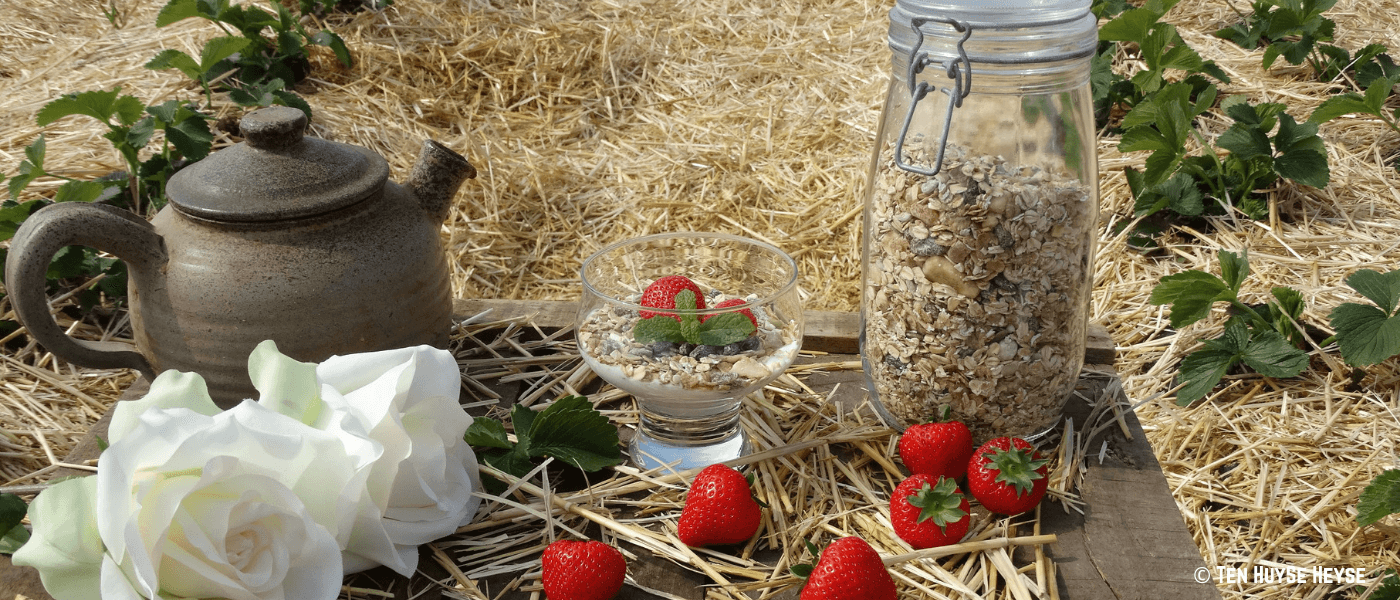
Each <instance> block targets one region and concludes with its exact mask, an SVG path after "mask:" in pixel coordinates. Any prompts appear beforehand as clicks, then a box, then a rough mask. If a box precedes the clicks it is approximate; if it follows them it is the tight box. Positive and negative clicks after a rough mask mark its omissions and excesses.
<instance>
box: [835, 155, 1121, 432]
mask: <svg viewBox="0 0 1400 600" xmlns="http://www.w3.org/2000/svg"><path fill="white" fill-rule="evenodd" d="M908 154H914V153H908ZM881 158H882V162H881V164H880V165H879V170H878V173H877V174H876V177H875V179H874V187H873V189H872V192H871V195H870V203H869V206H868V207H867V211H869V213H870V214H869V217H870V229H869V231H868V235H870V236H871V239H868V240H866V242H865V243H866V252H867V258H866V265H865V269H866V273H865V281H866V283H865V287H864V290H863V294H864V297H863V298H862V301H863V303H864V307H865V309H864V312H865V316H864V324H863V327H864V331H863V332H862V353H863V355H864V356H865V362H866V365H867V369H868V376H869V378H870V381H871V385H872V387H873V388H874V391H875V392H876V394H877V396H878V399H879V401H880V404H881V405H882V406H884V408H885V409H886V410H887V411H889V412H890V413H891V415H892V416H893V417H895V418H896V419H898V420H899V421H901V422H902V423H900V425H902V426H909V425H913V424H916V423H921V422H924V421H927V420H929V419H930V418H931V417H933V416H934V415H937V414H938V413H939V407H940V406H944V405H946V406H950V407H951V408H952V410H953V416H954V417H955V418H957V419H959V420H961V421H963V422H965V423H967V425H968V427H969V428H970V429H971V430H972V432H973V435H974V437H976V438H977V439H978V440H979V441H982V440H986V439H990V438H992V437H996V436H1000V435H1018V436H1030V435H1034V434H1038V433H1040V432H1042V431H1044V430H1045V429H1047V428H1049V427H1051V426H1053V425H1054V424H1055V422H1056V421H1057V420H1058V419H1059V417H1060V414H1061V411H1062V410H1063V408H1064V403H1065V401H1066V399H1067V398H1068V395H1069V393H1070V392H1071V391H1072V389H1073V386H1074V382H1075V381H1076V380H1077V378H1078V371H1079V367H1080V366H1081V364H1082V362H1083V352H1084V339H1085V337H1084V336H1085V328H1086V326H1087V323H1086V321H1087V318H1088V317H1087V313H1088V294H1089V290H1090V286H1089V281H1088V278H1089V277H1090V269H1089V264H1090V259H1091V257H1092V254H1093V237H1092V232H1093V230H1094V227H1093V219H1095V218H1096V216H1097V203H1096V202H1095V198H1096V196H1095V193H1094V189H1093V188H1092V187H1091V186H1090V185H1089V184H1085V183H1083V182H1081V181H1079V180H1077V179H1075V178H1073V177H1071V176H1069V175H1067V174H1063V173H1053V172H1050V171H1047V170H1044V169H1041V168H1039V167H1034V166H1017V165H1014V164H1011V163H1009V162H1008V161H1007V160H1006V159H1005V158H1003V157H1000V156H986V155H976V154H971V153H969V152H967V151H966V150H964V149H963V148H961V147H958V146H956V145H954V144H949V145H948V147H947V152H946V157H945V161H944V164H943V168H942V170H941V171H940V172H939V173H938V174H937V175H935V176H932V177H927V176H922V175H917V174H913V173H909V172H907V171H905V170H903V169H901V168H899V167H898V166H896V165H895V164H894V160H893V157H892V155H891V152H889V151H886V152H885V153H884V154H883V155H882V157H881ZM922 158H923V157H921V156H910V157H909V159H910V160H911V161H913V162H917V161H919V160H921V159H922Z"/></svg>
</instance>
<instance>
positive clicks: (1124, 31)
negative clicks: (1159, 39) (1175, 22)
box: [1099, 8, 1161, 42]
mask: <svg viewBox="0 0 1400 600" xmlns="http://www.w3.org/2000/svg"><path fill="white" fill-rule="evenodd" d="M1160 17H1161V15H1159V14H1157V13H1155V12H1153V11H1151V10H1148V9H1145V8H1135V9H1132V10H1129V11H1126V12H1124V13H1123V14H1121V15H1118V16H1117V17H1115V18H1114V19H1113V20H1111V21H1109V22H1107V23H1104V24H1103V25H1100V26H1099V39H1100V40H1103V41H1109V42H1137V41H1139V40H1142V39H1145V38H1146V37H1147V34H1148V32H1150V31H1152V28H1153V26H1155V25H1157V19H1159V18H1160Z"/></svg>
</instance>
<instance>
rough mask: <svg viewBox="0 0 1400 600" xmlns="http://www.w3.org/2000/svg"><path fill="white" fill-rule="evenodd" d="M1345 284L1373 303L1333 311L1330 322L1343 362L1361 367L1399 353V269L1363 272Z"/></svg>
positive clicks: (1348, 304)
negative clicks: (1387, 271) (1397, 305)
mask: <svg viewBox="0 0 1400 600" xmlns="http://www.w3.org/2000/svg"><path fill="white" fill-rule="evenodd" d="M1346 284H1347V286H1349V287H1351V289H1353V290H1356V293H1358V294H1361V295H1362V296H1365V297H1366V299H1367V300H1370V301H1371V302H1372V303H1373V304H1369V305H1368V304H1357V303H1354V302H1348V303H1345V304H1342V305H1340V306H1338V307H1337V308H1335V309H1333V310H1332V314H1331V315H1330V317H1329V319H1330V321H1331V324H1332V328H1333V329H1335V330H1336V331H1337V343H1338V346H1339V347H1340V350H1341V353H1342V359H1343V360H1344V361H1346V363H1347V364H1349V365H1351V366H1354V367H1364V366H1368V365H1374V364H1376V363H1379V362H1381V361H1383V360H1385V359H1387V358H1390V357H1392V356H1395V355H1396V354H1400V310H1396V304H1397V303H1400V269H1397V270H1395V271H1391V272H1389V273H1380V272H1378V271H1372V270H1369V269H1362V270H1360V271H1357V272H1355V273H1352V274H1351V276H1350V277H1347V279H1346Z"/></svg>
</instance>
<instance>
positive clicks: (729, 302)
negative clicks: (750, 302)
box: [700, 298, 758, 329]
mask: <svg viewBox="0 0 1400 600" xmlns="http://www.w3.org/2000/svg"><path fill="white" fill-rule="evenodd" d="M743 305H744V301H743V300H740V299H738V298H730V299H729V300H725V301H724V302H720V303H719V304H716V305H715V308H729V307H731V306H743ZM721 314H724V313H715V314H713V315H705V316H703V317H701V318H700V322H701V323H704V322H705V321H708V320H709V319H710V317H715V316H719V315H721ZM739 314H741V315H744V316H746V317H748V318H749V322H750V323H753V327H754V329H758V319H756V318H754V316H753V311H751V310H749V309H747V308H745V309H742V310H740V311H739Z"/></svg>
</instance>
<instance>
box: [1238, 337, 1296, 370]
mask: <svg viewBox="0 0 1400 600" xmlns="http://www.w3.org/2000/svg"><path fill="white" fill-rule="evenodd" d="M1241 360H1243V361H1244V364H1246V365H1249V367H1250V368H1251V369H1254V370H1255V371H1258V372H1259V373H1260V374H1262V375H1265V376H1267V377H1297V376H1298V374H1299V373H1302V372H1303V369H1306V368H1308V354H1307V353H1306V352H1303V351H1302V350H1299V349H1298V348H1296V347H1295V346H1293V344H1290V343H1288V340H1286V339H1284V337H1283V336H1282V335H1280V334H1279V333H1278V332H1277V331H1273V330H1270V329H1264V330H1256V331H1255V332H1254V335H1253V336H1252V337H1251V338H1250V340H1249V345H1248V346H1247V347H1245V349H1244V354H1243V356H1242V357H1241Z"/></svg>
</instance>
